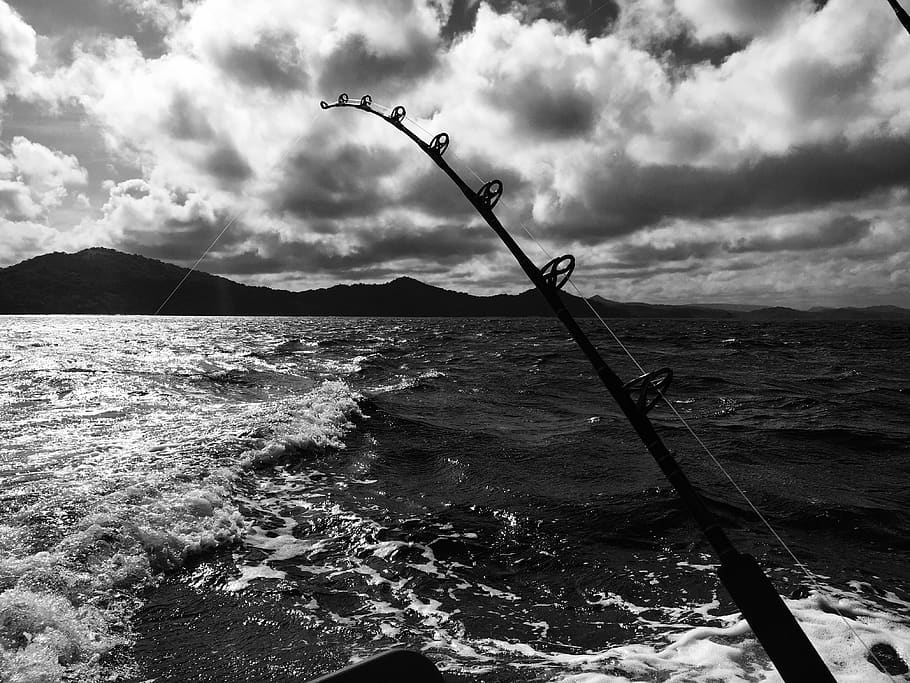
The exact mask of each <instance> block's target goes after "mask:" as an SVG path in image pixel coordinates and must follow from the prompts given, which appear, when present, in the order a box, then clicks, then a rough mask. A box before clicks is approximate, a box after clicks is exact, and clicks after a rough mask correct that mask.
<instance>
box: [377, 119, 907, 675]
mask: <svg viewBox="0 0 910 683" xmlns="http://www.w3.org/2000/svg"><path fill="white" fill-rule="evenodd" d="M374 104H375V103H374ZM379 106H380V107H381V108H382V109H385V110H386V111H391V108H389V107H386V106H384V105H379ZM405 118H406V119H407V120H408V121H409V122H410V123H411V124H412V125H413V126H414V127H415V128H418V129H419V130H421V131H423V133H424V134H425V135H427V136H429V137H432V135H433V134H432V133H431V132H430V131H428V130H427V129H426V128H425V127H424V126H423V125H421V124H420V122H419V121H416V120H415V119H414V118H413V117H411V116H409V115H405ZM447 152H448V153H447V155H446V156H447V157H449V158H453V157H454V158H455V159H457V160H459V161H460V165H461V166H462V167H464V168H466V169H467V170H468V172H469V173H470V174H471V175H472V176H474V178H475V179H477V181H478V182H480V183H482V184H483V183H485V182H486V180H485V179H484V178H483V177H482V176H480V175H479V174H478V173H477V172H476V171H475V170H474V168H473V167H472V166H471V165H470V164H469V163H468V162H467V161H465V160H463V159H461V158H460V156H459V155H458V154H457V153H456V152H454V151H453V150H447ZM450 165H451V164H450ZM499 203H500V204H502V205H503V206H505V207H507V206H508V202H507V201H506V200H505V198H504V197H501V198H500V200H499ZM517 222H518V224H519V226H520V227H521V228H522V230H523V231H524V232H525V234H527V236H528V237H529V238H530V239H531V241H533V242H534V244H535V245H537V248H538V249H539V250H540V251H541V252H542V253H543V254H544V255H545V256H546V257H547V258H548V259H551V258H552V257H553V255H552V253H551V252H550V251H549V250H548V249H547V248H546V247H545V246H544V245H543V244H542V243H541V242H540V240H538V239H537V237H535V235H534V234H533V233H532V232H531V231H530V230H529V229H528V227H527V225H525V223H524V221H522V220H521V219H518V221H517ZM569 284H570V285H571V286H572V288H573V289H574V290H575V293H576V294H577V295H578V297H579V298H580V299H581V300H582V301H584V303H585V305H586V306H587V307H588V308H589V309H590V310H591V312H592V313H593V314H594V316H595V318H596V319H597V320H598V321H599V322H600V324H601V325H602V326H603V327H604V328H605V329H606V330H607V332H608V333H609V334H610V336H611V337H612V338H613V340H614V341H615V342H616V344H617V345H618V346H619V347H620V348H621V349H622V350H623V352H624V353H625V354H626V356H628V358H629V360H630V361H631V362H632V363H633V364H634V365H635V367H636V368H638V370H639V371H641V373H642V374H645V373H646V370H645V369H644V367H643V366H642V365H641V363H639V362H638V359H637V358H636V357H635V356H634V355H633V354H632V352H631V351H630V350H629V348H628V347H627V346H626V345H625V344H624V343H623V342H622V340H621V339H620V338H619V336H618V335H617V334H616V333H615V332H614V331H613V328H612V327H610V325H609V324H608V323H607V322H606V321H605V320H604V319H603V317H602V316H601V315H600V313H599V312H598V311H597V310H596V309H595V308H594V306H593V305H592V304H591V302H590V301H589V300H588V297H587V296H585V294H584V293H583V292H582V291H581V290H580V289H579V288H578V286H577V285H576V284H575V283H574V282H573V281H572V280H571V279H570V280H569ZM657 393H658V394H659V395H660V397H661V398H662V399H663V401H664V403H666V404H667V406H669V408H670V410H671V411H672V412H673V414H674V415H675V416H676V418H677V419H678V420H679V422H680V423H681V424H682V425H683V427H684V428H685V429H686V431H688V432H689V434H690V435H691V436H692V438H693V439H694V440H695V441H696V443H697V444H698V445H699V446H700V447H701V448H702V450H703V451H704V452H705V453H706V454H707V456H708V458H709V459H710V460H711V462H712V463H714V465H715V466H716V467H717V468H718V469H719V470H720V472H721V473H722V474H723V476H724V477H725V478H726V479H727V481H729V482H730V484H731V485H732V486H733V488H734V489H735V490H736V492H737V493H738V494H739V495H740V496H741V497H742V499H743V500H744V501H745V502H746V504H747V505H748V506H749V508H750V509H751V510H752V512H754V513H755V515H756V516H757V517H758V519H759V520H760V521H761V523H762V524H763V525H764V526H765V527H766V528H767V529H768V531H769V532H770V533H771V535H772V536H773V537H774V539H775V540H776V541H777V542H778V543H779V544H780V546H781V547H782V548H783V549H784V551H785V552H786V553H787V555H789V557H790V558H791V559H792V560H793V562H794V564H795V565H796V566H797V567H798V568H799V570H800V571H801V572H802V573H803V574H804V575H805V577H806V578H807V579H808V581H809V583H810V584H811V585H812V586H813V588H815V590H816V591H817V592H818V594H819V595H820V596H821V597H822V598H824V599H825V601H826V602H827V604H828V606H829V607H830V608H831V609H832V610H833V611H834V612H835V613H836V614H837V616H838V617H839V618H840V619H841V621H842V622H843V624H844V626H846V627H847V630H848V631H849V632H850V633H851V635H853V637H854V638H856V640H857V641H858V642H859V643H860V644H861V645H862V647H863V649H865V651H866V655H867V657H869V658H871V659H872V660H874V661H875V663H876V664H877V665H878V669H879V670H880V671H881V672H882V673H884V674H885V675H886V676H887V677H888V678H889V679H890V680H892V681H893V680H894V678H893V677H892V676H891V674H890V673H888V672H887V670H886V669H885V666H884V665H883V664H882V662H881V660H880V659H879V658H878V656H877V655H876V654H875V652H874V651H873V650H872V649H871V648H870V647H869V645H868V644H867V643H866V641H865V640H863V638H862V636H860V635H859V633H858V632H857V630H856V629H855V628H854V627H853V625H852V624H851V623H850V621H849V619H847V617H846V615H845V614H844V613H843V612H842V611H841V610H840V609H839V608H838V607H837V605H836V604H834V601H833V598H829V597H828V595H827V592H826V591H825V590H824V589H823V588H822V586H821V584H820V583H819V582H818V580H817V579H816V577H815V575H814V574H813V573H812V571H811V570H810V569H809V567H808V566H807V565H806V564H805V563H803V562H802V561H801V560H800V559H799V558H798V557H797V556H796V553H795V552H794V551H793V550H792V549H791V548H790V546H789V545H788V544H787V543H786V541H784V539H783V538H782V537H781V535H780V534H779V533H778V532H777V530H776V529H775V528H774V526H773V525H772V524H771V522H770V521H769V520H768V518H767V517H766V516H765V515H764V514H763V513H762V512H761V510H759V508H758V506H757V505H756V504H755V503H753V502H752V500H751V498H749V496H748V494H747V493H746V492H745V490H744V489H743V488H742V487H741V486H740V485H739V484H738V483H737V482H736V480H735V479H734V478H733V476H732V475H731V474H730V472H729V471H728V470H727V469H726V468H725V467H724V466H723V464H722V463H721V462H720V460H718V458H717V457H716V456H715V455H714V453H713V452H712V451H711V449H710V448H709V447H708V445H707V444H706V443H705V442H704V441H703V440H702V439H701V437H699V436H698V434H697V433H696V432H695V430H694V429H693V428H692V426H691V425H690V424H689V422H688V421H687V420H686V419H685V418H684V417H683V416H682V415H681V414H680V412H679V410H677V408H676V406H675V405H674V404H673V403H672V402H671V401H670V400H669V399H668V398H667V396H666V395H665V394H664V392H663V391H662V390H661V389H660V388H657Z"/></svg>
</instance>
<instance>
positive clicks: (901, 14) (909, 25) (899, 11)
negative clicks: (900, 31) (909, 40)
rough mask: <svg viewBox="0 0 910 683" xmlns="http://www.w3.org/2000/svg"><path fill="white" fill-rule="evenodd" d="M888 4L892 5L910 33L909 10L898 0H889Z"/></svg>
mask: <svg viewBox="0 0 910 683" xmlns="http://www.w3.org/2000/svg"><path fill="white" fill-rule="evenodd" d="M888 4H889V5H891V9H893V10H894V13H895V14H896V15H897V18H898V20H899V21H900V22H901V24H903V26H904V28H905V29H907V33H910V16H908V14H907V11H906V10H905V9H904V8H903V7H901V4H900V3H899V2H898V1H897V0H888Z"/></svg>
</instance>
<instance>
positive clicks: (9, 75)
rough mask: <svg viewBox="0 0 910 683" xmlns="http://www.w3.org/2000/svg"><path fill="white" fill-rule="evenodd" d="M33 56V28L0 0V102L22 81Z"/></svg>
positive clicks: (34, 50) (28, 69)
mask: <svg viewBox="0 0 910 683" xmlns="http://www.w3.org/2000/svg"><path fill="white" fill-rule="evenodd" d="M37 58H38V57H37V51H36V34H35V30H34V29H33V28H32V27H31V26H29V25H28V24H27V23H25V22H24V21H23V20H22V17H20V16H19V14H17V13H16V12H15V11H13V9H12V8H11V7H10V6H9V5H8V4H7V3H6V2H3V0H0V102H2V101H3V100H4V99H5V98H6V97H7V95H8V94H9V93H10V92H11V91H13V90H15V89H16V88H17V87H19V86H20V85H22V83H23V81H25V80H26V79H27V77H28V75H29V72H30V70H31V69H32V67H33V66H34V65H35V62H36V61H37Z"/></svg>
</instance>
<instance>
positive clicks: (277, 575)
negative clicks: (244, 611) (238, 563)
mask: <svg viewBox="0 0 910 683" xmlns="http://www.w3.org/2000/svg"><path fill="white" fill-rule="evenodd" d="M285 578H287V573H285V572H283V571H280V570H278V569H273V568H272V567H269V566H268V565H266V564H259V565H255V566H250V565H247V566H244V567H241V568H240V576H238V577H237V578H236V579H233V580H232V581H229V582H228V583H227V584H225V586H224V590H226V591H228V592H231V593H233V592H237V591H241V590H243V589H244V588H246V587H247V586H249V585H250V583H252V582H253V581H255V580H257V579H285Z"/></svg>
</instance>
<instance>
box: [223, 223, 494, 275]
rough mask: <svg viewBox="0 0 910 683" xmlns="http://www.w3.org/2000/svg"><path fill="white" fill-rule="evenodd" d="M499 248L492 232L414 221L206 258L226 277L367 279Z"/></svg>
mask: <svg viewBox="0 0 910 683" xmlns="http://www.w3.org/2000/svg"><path fill="white" fill-rule="evenodd" d="M497 250H498V241H497V240H496V238H495V236H494V235H493V233H491V232H489V231H481V230H477V229H465V228H464V227H462V226H457V225H440V226H435V227H432V228H429V229H420V228H415V226H411V225H395V226H392V225H385V226H381V225H379V226H373V227H367V228H364V229H360V230H358V231H356V232H352V233H351V234H348V235H345V236H344V239H343V240H336V239H333V238H323V239H317V240H311V241H299V240H290V241H284V240H281V239H280V238H279V237H278V236H277V235H274V234H272V235H269V236H267V238H266V239H265V240H263V242H261V243H260V246H259V247H258V248H257V249H255V250H245V251H241V252H239V253H236V254H232V255H225V256H220V257H218V258H215V259H209V260H207V261H206V263H207V267H208V268H210V269H211V270H213V271H214V272H217V273H221V274H224V275H250V274H255V273H283V272H305V273H307V274H309V275H312V274H314V273H319V272H322V273H332V274H335V275H340V276H344V277H351V276H361V277H367V278H373V277H374V276H375V277H382V276H384V275H388V274H393V275H407V274H408V273H409V272H410V271H411V269H412V268H413V267H415V265H416V267H418V268H420V269H421V270H424V268H425V266H424V265H423V264H426V263H432V264H434V266H435V267H434V270H436V271H438V272H442V271H445V270H447V269H450V268H452V267H454V266H456V265H458V264H461V263H463V262H465V261H468V260H470V259H472V258H475V257H478V256H485V255H487V254H489V253H491V252H495V251H497Z"/></svg>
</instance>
